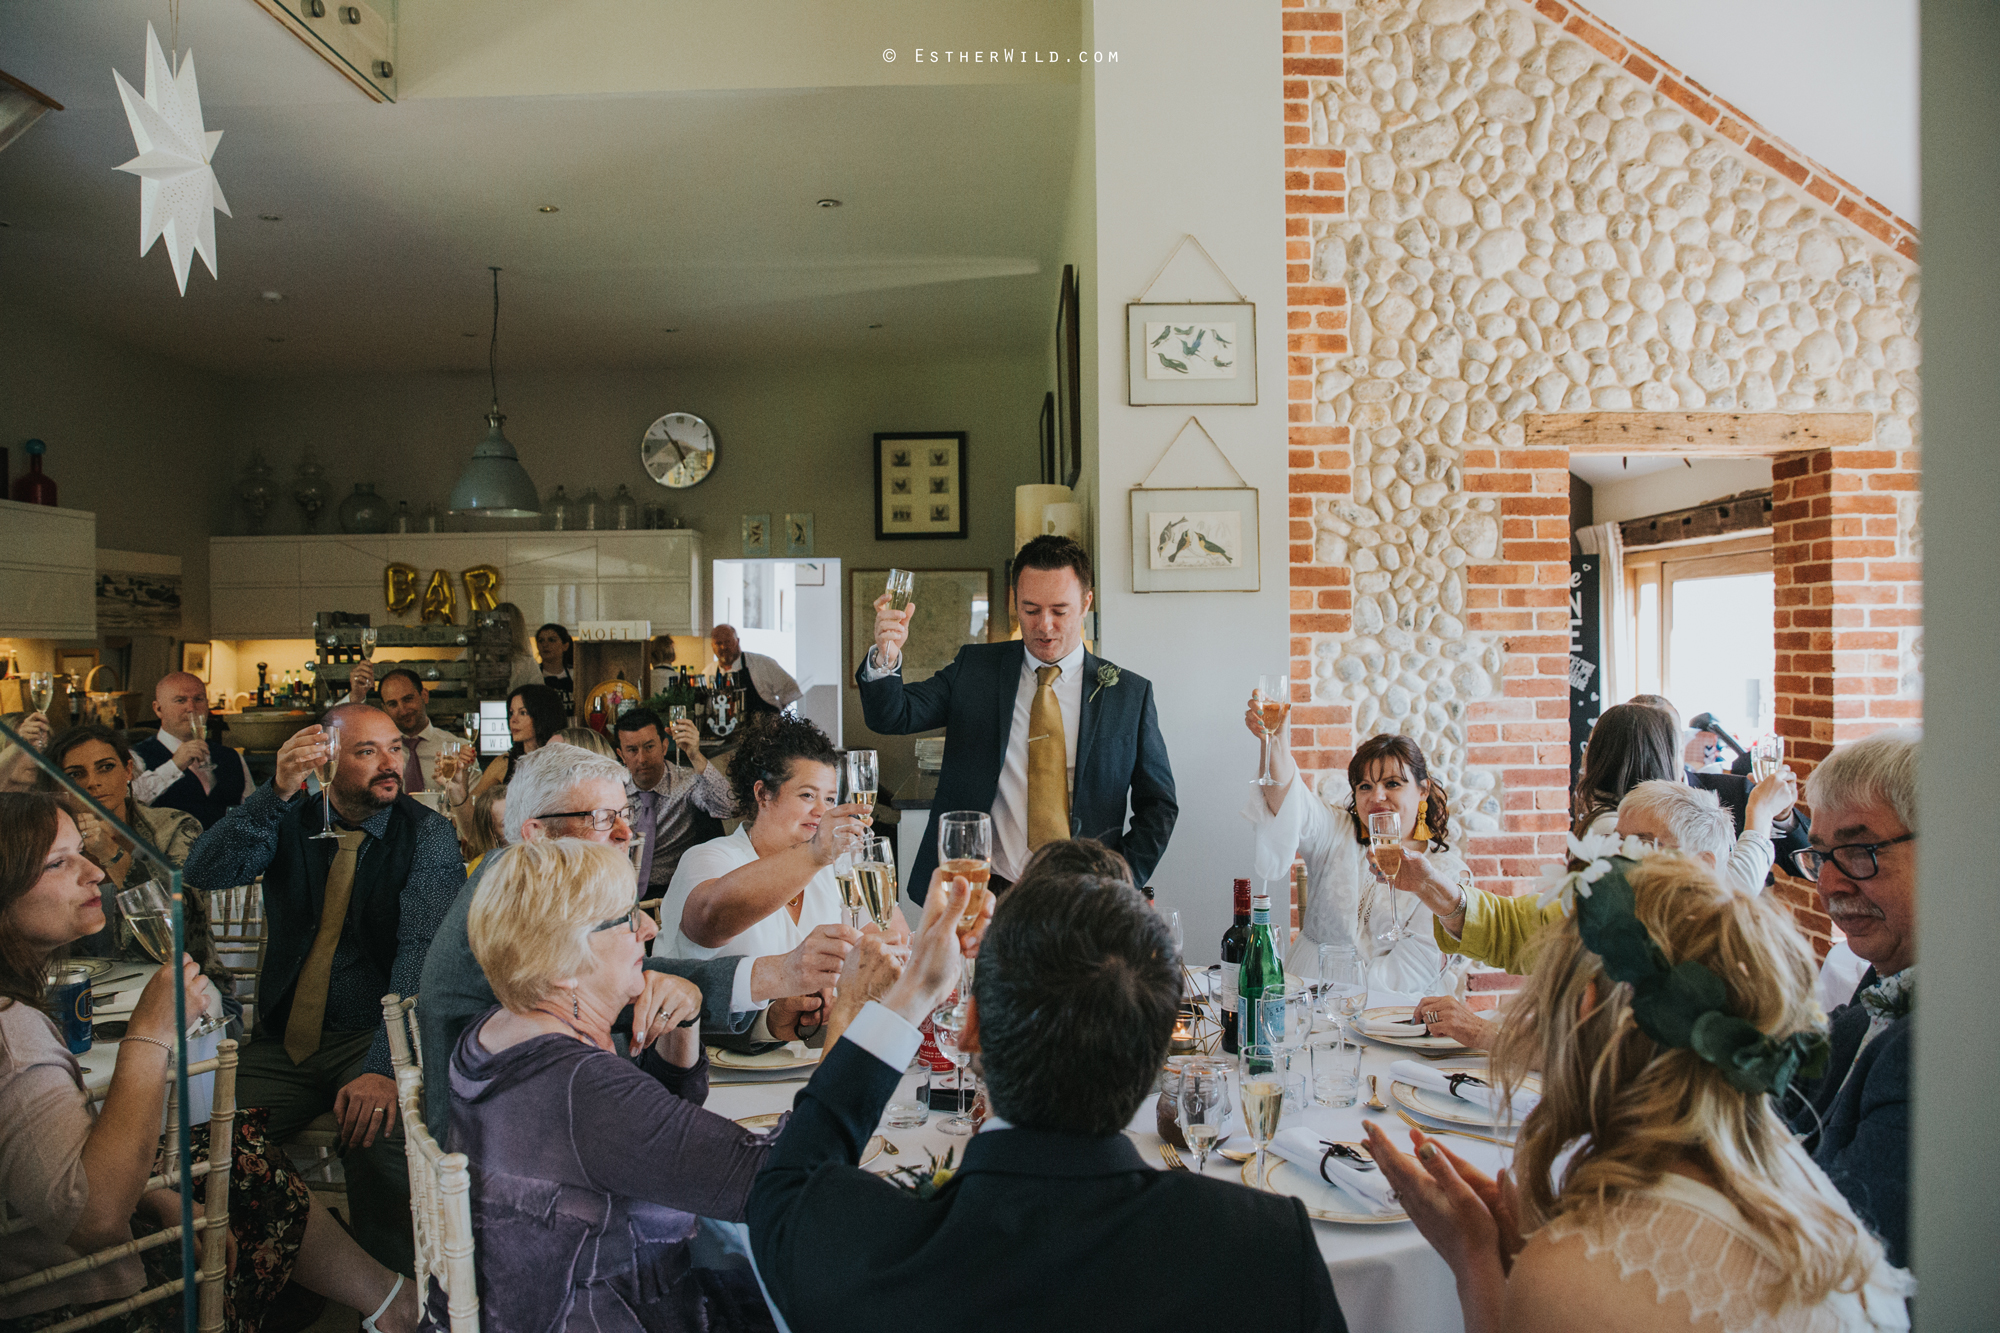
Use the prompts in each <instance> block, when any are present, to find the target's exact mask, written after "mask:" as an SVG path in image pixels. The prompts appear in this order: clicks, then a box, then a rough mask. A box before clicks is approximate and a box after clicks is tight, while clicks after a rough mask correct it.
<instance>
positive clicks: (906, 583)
mask: <svg viewBox="0 0 2000 1333" xmlns="http://www.w3.org/2000/svg"><path fill="white" fill-rule="evenodd" d="M916 583H917V576H916V575H915V574H912V573H911V572H910V571H909V570H907V569H892V570H890V571H889V584H888V587H887V588H886V589H885V591H887V592H888V594H889V609H890V610H891V611H900V610H902V609H903V608H904V607H906V606H908V605H909V604H910V590H911V589H912V588H914V587H915V586H916Z"/></svg>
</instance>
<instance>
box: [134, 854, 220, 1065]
mask: <svg viewBox="0 0 2000 1333" xmlns="http://www.w3.org/2000/svg"><path fill="white" fill-rule="evenodd" d="M118 912H119V915H120V916H121V917H122V918H123V919H124V922H125V925H126V928H127V929H129V930H130V931H131V932H132V938H133V939H135V940H137V941H138V942H139V947H140V948H142V949H144V950H145V951H146V952H147V953H148V954H151V955H152V958H153V961H154V962H156V963H158V964H159V965H160V966H162V967H171V966H172V965H173V964H172V962H171V960H172V959H173V958H174V918H173V904H172V903H171V902H170V901H168V898H167V891H166V890H165V889H163V888H161V887H160V882H159V881H158V880H153V879H149V880H147V881H146V882H145V883H144V884H141V885H139V886H138V887H137V888H133V889H125V890H123V891H122V892H120V893H119V895H118ZM222 1026H223V1024H222V1020H221V1019H219V1018H215V1017H213V1016H212V1015H209V1014H203V1015H201V1016H200V1017H199V1018H197V1019H195V1021H194V1022H192V1023H190V1024H188V1030H187V1035H188V1040H189V1041H193V1040H194V1039H195V1038H196V1037H205V1036H207V1035H208V1034H209V1033H211V1032H220V1031H221V1030H222Z"/></svg>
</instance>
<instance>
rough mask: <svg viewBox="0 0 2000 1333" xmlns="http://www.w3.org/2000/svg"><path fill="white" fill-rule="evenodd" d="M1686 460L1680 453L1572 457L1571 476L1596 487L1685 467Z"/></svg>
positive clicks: (1580, 455)
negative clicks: (1580, 478)
mask: <svg viewBox="0 0 2000 1333" xmlns="http://www.w3.org/2000/svg"><path fill="white" fill-rule="evenodd" d="M1688 461H1689V460H1687V459H1686V458H1683V457H1681V456H1680V455H1678V454H1571V455H1570V456H1569V474H1570V475H1571V476H1572V477H1582V478H1583V479H1584V480H1585V481H1587V482H1589V483H1590V484H1591V485H1593V486H1603V485H1606V484H1608V483H1611V482H1619V481H1631V480H1632V479H1633V478H1635V477H1649V476H1651V475H1652V474H1653V473H1655V472H1665V471H1666V470H1667V469H1668V468H1675V467H1678V468H1685V467H1686V466H1687V465H1688Z"/></svg>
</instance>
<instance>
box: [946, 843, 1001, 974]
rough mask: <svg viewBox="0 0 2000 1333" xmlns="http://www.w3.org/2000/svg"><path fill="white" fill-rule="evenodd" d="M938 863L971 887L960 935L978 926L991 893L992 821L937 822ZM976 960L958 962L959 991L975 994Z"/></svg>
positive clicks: (953, 877)
mask: <svg viewBox="0 0 2000 1333" xmlns="http://www.w3.org/2000/svg"><path fill="white" fill-rule="evenodd" d="M938 863H939V864H940V866H942V868H943V870H944V873H945V878H946V880H947V881H949V880H952V879H962V880H964V881H965V882H966V883H968V884H970V885H971V886H972V896H971V897H969V898H967V899H966V900H965V914H964V915H963V916H961V917H960V918H959V922H958V928H959V930H960V931H961V932H963V931H968V930H971V929H972V928H973V927H974V926H976V925H978V924H979V913H980V910H981V908H982V907H983V906H984V905H985V899H986V896H987V895H988V894H989V893H991V892H992V890H991V889H989V888H987V883H988V882H989V881H990V880H991V879H992V877H993V817H992V816H991V815H989V814H987V813H985V812H984V811H982V810H954V811H952V812H951V813H950V814H948V815H946V816H945V817H944V818H943V819H941V820H939V821H938ZM972 975H973V960H972V959H970V958H965V959H961V960H960V962H959V989H960V990H961V991H963V992H964V993H965V994H967V995H970V994H971V993H972Z"/></svg>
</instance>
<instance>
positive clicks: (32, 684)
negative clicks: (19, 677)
mask: <svg viewBox="0 0 2000 1333" xmlns="http://www.w3.org/2000/svg"><path fill="white" fill-rule="evenodd" d="M55 701H56V677H55V673H54V672H53V671H33V672H30V673H29V674H28V702H29V703H31V704H33V705H34V706H35V711H36V712H37V713H46V712H48V711H49V705H50V704H52V703H54V702H55Z"/></svg>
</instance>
